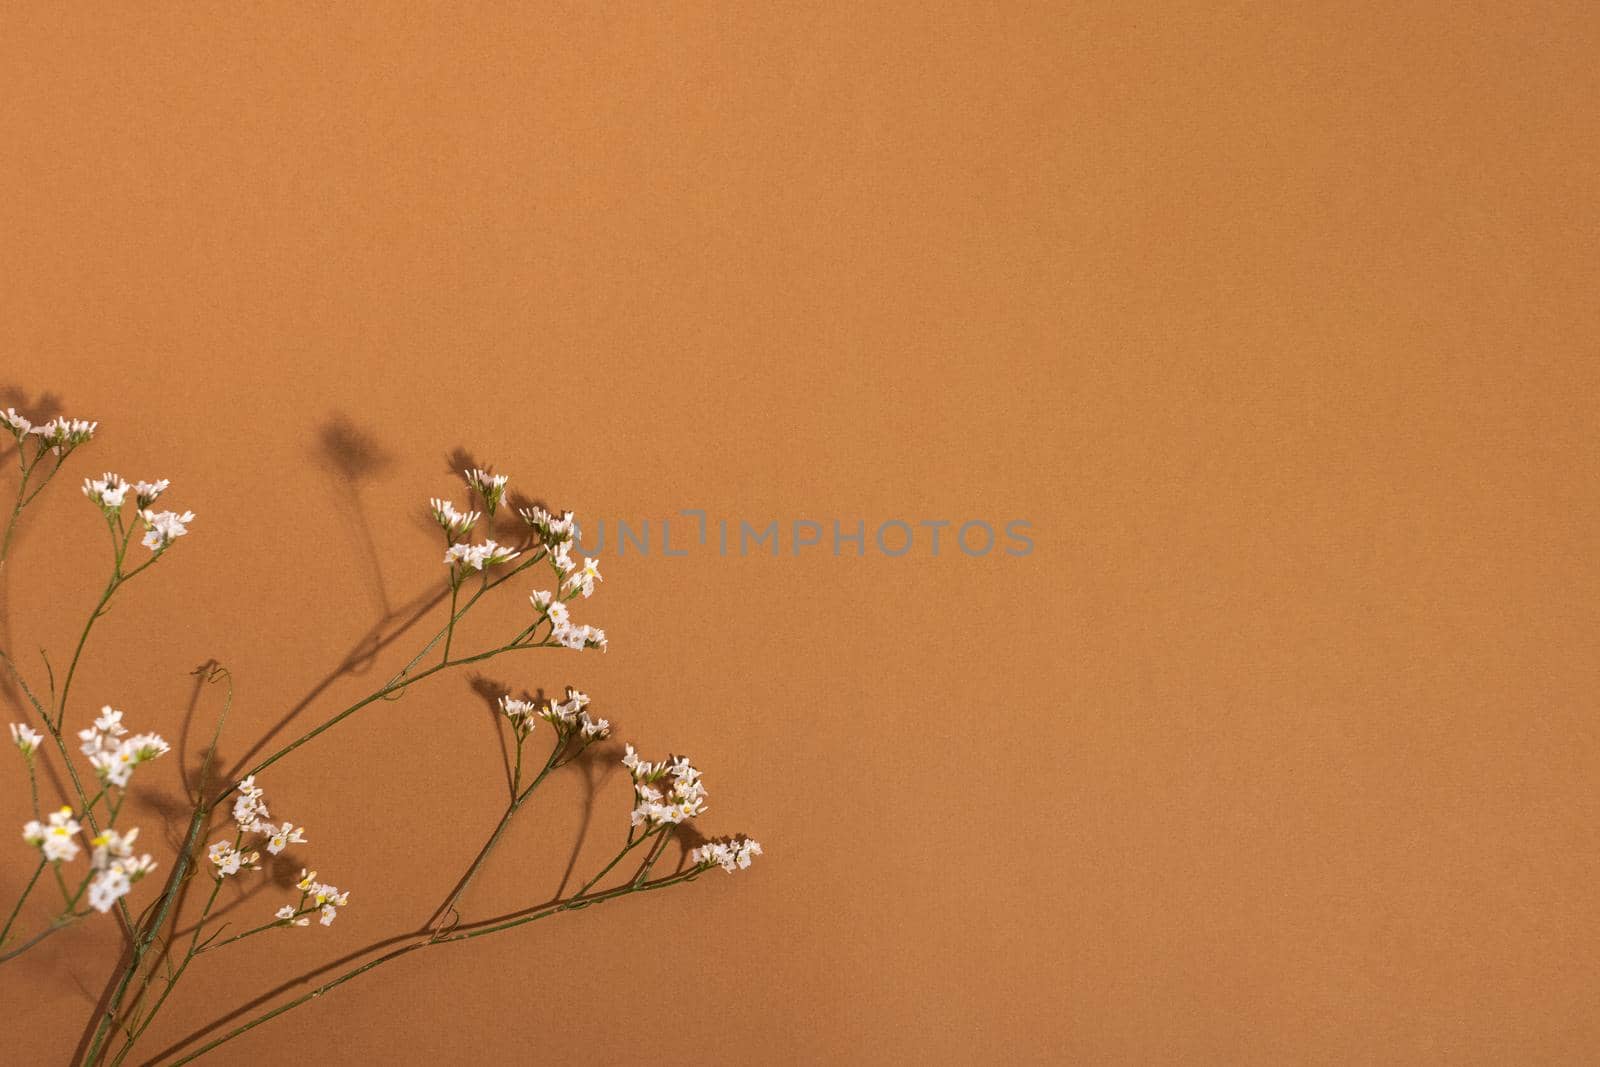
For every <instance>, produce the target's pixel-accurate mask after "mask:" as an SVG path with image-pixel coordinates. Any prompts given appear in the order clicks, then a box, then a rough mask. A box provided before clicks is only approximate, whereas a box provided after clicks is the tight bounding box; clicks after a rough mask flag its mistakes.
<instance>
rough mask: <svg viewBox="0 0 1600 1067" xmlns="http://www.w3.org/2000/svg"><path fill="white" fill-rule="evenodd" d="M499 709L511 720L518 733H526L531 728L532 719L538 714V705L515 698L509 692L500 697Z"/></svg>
mask: <svg viewBox="0 0 1600 1067" xmlns="http://www.w3.org/2000/svg"><path fill="white" fill-rule="evenodd" d="M500 710H501V711H503V712H504V713H505V716H506V718H508V719H510V720H511V725H512V726H514V727H515V728H516V730H517V732H518V734H526V733H527V732H528V731H529V730H531V729H533V725H534V719H535V718H537V717H538V714H539V706H538V705H537V704H535V703H534V702H533V701H531V700H517V699H515V698H514V697H512V695H511V694H510V693H507V694H506V695H505V696H503V697H501V698H500Z"/></svg>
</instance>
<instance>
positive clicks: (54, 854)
mask: <svg viewBox="0 0 1600 1067" xmlns="http://www.w3.org/2000/svg"><path fill="white" fill-rule="evenodd" d="M81 829H83V827H82V825H80V824H79V822H78V820H77V819H75V818H73V817H72V809H71V808H65V807H64V808H61V809H60V810H59V811H53V812H51V813H50V821H49V823H48V824H46V823H41V822H39V821H38V820H36V819H30V820H28V822H27V823H26V824H25V825H24V826H23V827H22V839H23V840H24V841H26V842H27V843H28V844H30V845H32V846H33V847H34V848H37V849H39V850H40V851H41V852H43V853H44V858H45V859H47V860H50V861H52V862H56V863H60V862H70V861H71V860H72V859H74V858H76V856H77V855H78V850H79V845H78V831H79V830H81Z"/></svg>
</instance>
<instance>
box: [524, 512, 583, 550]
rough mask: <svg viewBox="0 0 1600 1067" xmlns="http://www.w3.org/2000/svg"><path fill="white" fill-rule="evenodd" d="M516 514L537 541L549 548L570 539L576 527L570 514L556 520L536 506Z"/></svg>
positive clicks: (575, 522)
mask: <svg viewBox="0 0 1600 1067" xmlns="http://www.w3.org/2000/svg"><path fill="white" fill-rule="evenodd" d="M517 514H519V515H521V516H522V521H523V522H525V523H527V524H528V525H529V526H532V527H533V528H534V530H535V532H537V533H538V535H539V540H540V541H543V542H544V543H545V544H546V545H548V546H550V547H554V546H556V545H558V544H560V543H561V542H563V541H567V540H569V539H571V537H572V531H573V530H574V529H575V528H576V526H577V520H575V519H574V518H573V517H572V512H570V511H569V512H567V513H566V514H565V515H562V516H561V517H560V518H557V517H556V516H555V515H552V514H551V513H550V512H548V511H546V510H545V509H544V508H541V507H539V506H538V505H537V504H535V505H534V506H533V507H529V508H523V509H522V510H521V511H519V512H518V513H517Z"/></svg>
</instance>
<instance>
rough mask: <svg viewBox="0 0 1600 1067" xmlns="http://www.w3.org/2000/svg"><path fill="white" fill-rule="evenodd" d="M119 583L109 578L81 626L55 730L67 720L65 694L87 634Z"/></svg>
mask: <svg viewBox="0 0 1600 1067" xmlns="http://www.w3.org/2000/svg"><path fill="white" fill-rule="evenodd" d="M121 581H122V578H121V576H120V575H118V574H113V575H112V576H111V580H110V581H109V582H107V583H106V590H105V592H103V593H101V594H100V602H99V603H98V604H96V605H95V606H94V611H93V612H91V613H90V615H89V621H88V622H86V623H84V624H83V632H82V633H81V634H79V635H78V647H77V648H76V649H74V650H73V653H72V662H71V663H70V664H68V665H67V676H66V680H65V681H63V682H62V683H61V695H60V697H58V698H57V700H56V717H55V724H56V729H57V730H59V729H61V724H62V723H64V722H66V719H67V694H68V693H69V692H71V690H72V679H73V676H74V675H76V674H77V673H78V660H79V659H81V658H82V656H83V646H84V645H85V644H87V643H88V641H89V632H90V631H91V630H93V629H94V624H95V621H96V620H97V619H99V618H100V616H101V615H102V614H104V612H105V607H106V604H108V603H109V602H110V601H111V597H112V594H114V593H115V592H116V591H117V586H118V585H119V584H120V583H121Z"/></svg>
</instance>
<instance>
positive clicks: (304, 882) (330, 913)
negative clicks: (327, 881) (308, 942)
mask: <svg viewBox="0 0 1600 1067" xmlns="http://www.w3.org/2000/svg"><path fill="white" fill-rule="evenodd" d="M297 888H298V889H299V890H300V907H299V908H298V909H296V910H297V911H310V910H314V909H321V912H322V917H321V918H320V919H319V920H318V921H319V922H321V923H322V925H323V926H331V925H332V924H333V920H334V918H335V916H336V915H337V914H338V913H337V910H336V909H338V908H342V907H344V906H345V905H346V904H348V903H349V902H350V894H349V892H344V893H341V892H339V890H338V889H336V888H334V887H333V886H331V885H324V884H323V883H321V882H319V881H317V872H316V871H308V870H306V869H305V868H303V867H302V868H301V869H300V881H299V882H298V883H297ZM307 905H309V907H308V906H307ZM279 916H280V917H282V912H281V911H280V912H279Z"/></svg>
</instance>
